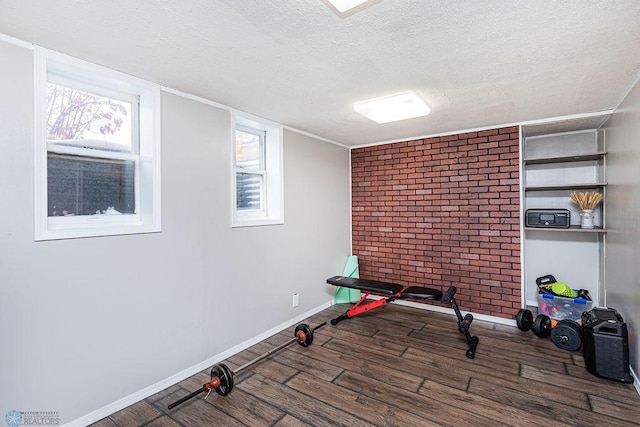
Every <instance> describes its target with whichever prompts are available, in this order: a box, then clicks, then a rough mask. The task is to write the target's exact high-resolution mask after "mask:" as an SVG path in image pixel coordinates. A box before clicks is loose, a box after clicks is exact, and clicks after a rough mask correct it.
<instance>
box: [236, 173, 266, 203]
mask: <svg viewBox="0 0 640 427" xmlns="http://www.w3.org/2000/svg"><path fill="white" fill-rule="evenodd" d="M263 186H264V178H263V176H262V175H261V174H255V173H236V208H237V209H238V210H245V211H246V210H261V209H262V188H263Z"/></svg>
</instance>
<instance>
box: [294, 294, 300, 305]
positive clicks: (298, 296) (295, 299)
mask: <svg viewBox="0 0 640 427" xmlns="http://www.w3.org/2000/svg"><path fill="white" fill-rule="evenodd" d="M299 305H300V294H293V306H294V307H297V306H299Z"/></svg>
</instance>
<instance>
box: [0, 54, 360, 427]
mask: <svg viewBox="0 0 640 427" xmlns="http://www.w3.org/2000/svg"><path fill="white" fill-rule="evenodd" d="M32 62H33V60H32V52H31V51H30V50H29V49H26V48H23V47H17V46H14V45H11V44H7V43H4V42H0V63H1V64H2V66H1V67H0V94H1V95H0V129H1V131H0V203H1V204H0V339H1V340H2V346H1V350H0V373H1V376H0V415H2V416H4V414H6V413H7V412H8V411H10V410H12V409H16V410H19V411H58V412H59V413H60V416H61V418H62V422H69V421H72V420H75V419H77V418H79V417H82V416H83V415H86V414H88V413H91V412H93V411H96V410H99V409H101V408H103V407H105V406H106V405H109V404H111V403H113V402H116V401H118V400H119V399H122V398H124V397H125V396H127V395H129V394H131V393H135V392H138V391H140V390H142V389H145V388H147V387H149V386H152V385H153V384H155V383H157V382H159V381H162V380H165V379H166V378H169V377H171V376H172V375H175V374H177V373H179V372H181V371H183V370H185V369H188V368H190V367H192V366H194V365H196V364H198V363H201V362H203V361H205V360H207V359H209V358H211V357H213V356H215V355H216V354H219V353H221V352H223V351H227V350H228V349H230V348H232V347H234V346H237V345H239V344H241V343H243V342H244V341H246V340H249V339H252V338H254V337H256V336H258V335H260V334H262V333H264V332H266V331H269V330H270V329H272V328H275V327H277V326H279V325H282V324H283V323H286V322H288V321H291V320H292V319H294V318H295V317H297V316H300V315H301V314H303V313H305V312H307V311H310V310H313V309H314V308H316V307H319V306H321V305H322V304H326V303H328V302H329V301H330V300H331V297H332V293H331V292H332V289H331V287H329V286H327V285H326V284H325V280H326V278H327V277H329V276H330V275H333V274H338V273H340V272H341V270H342V267H343V264H344V262H345V259H346V256H347V255H348V254H349V209H350V207H349V204H350V200H349V154H348V150H347V149H345V148H342V147H339V146H336V145H333V144H328V143H325V142H321V141H318V140H316V139H314V138H312V137H307V136H303V135H301V134H299V133H296V132H292V131H285V133H284V166H285V171H284V173H285V224H284V225H280V226H268V227H251V228H235V229H232V228H231V227H230V224H231V212H230V203H231V202H230V200H231V194H230V191H231V175H230V173H231V171H230V169H231V165H230V154H231V151H230V149H231V147H230V132H231V130H230V126H231V124H230V123H231V122H230V113H229V111H227V110H225V109H220V108H216V107H213V106H211V105H207V104H203V103H200V102H197V101H194V100H191V99H187V98H184V97H181V96H178V95H175V94H172V93H168V92H163V94H162V233H154V234H143V235H130V236H114V237H100V238H85V239H72V240H61V241H44V242H34V240H33V222H34V219H33V215H34V212H33V205H34V203H33V200H34V194H33V77H32V75H33V74H32V66H33V65H32ZM293 293H299V294H300V306H299V307H297V308H292V295H293Z"/></svg>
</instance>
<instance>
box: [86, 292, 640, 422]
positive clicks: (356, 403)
mask: <svg viewBox="0 0 640 427" xmlns="http://www.w3.org/2000/svg"><path fill="white" fill-rule="evenodd" d="M347 308H348V305H345V304H340V305H336V306H333V307H331V308H329V309H327V310H325V311H323V312H321V313H319V314H317V315H315V316H313V317H312V318H310V319H308V320H307V321H306V323H308V324H309V325H310V326H315V325H317V324H319V323H320V322H323V321H328V320H329V319H331V318H333V317H336V316H337V315H338V314H340V313H342V312H343V311H345V310H346V309H347ZM471 332H472V333H473V334H474V335H477V336H478V337H479V338H480V344H479V345H478V350H477V353H476V357H475V359H473V360H469V359H467V358H466V357H465V351H466V348H467V345H466V343H465V340H464V337H463V336H462V335H461V334H460V333H458V331H457V327H456V324H455V316H453V315H447V314H441V313H437V312H432V311H427V310H420V309H416V308H411V307H404V306H399V305H396V304H390V305H387V306H386V307H384V308H381V309H376V310H373V311H371V312H368V313H366V314H364V315H360V316H358V317H355V318H353V319H348V320H345V321H343V322H341V323H339V324H338V325H337V326H331V325H330V324H328V325H327V326H325V327H323V328H322V329H319V330H318V331H316V333H315V335H314V342H313V344H312V345H311V346H310V347H308V348H303V347H301V346H299V345H296V344H292V345H290V346H288V347H286V348H285V349H283V350H281V351H280V352H278V353H276V354H274V355H272V356H270V357H269V358H267V359H265V360H263V361H261V362H259V363H257V364H255V365H253V366H252V367H250V368H248V369H246V370H243V371H242V372H240V373H239V374H238V375H236V376H235V378H234V381H235V386H234V389H233V391H232V392H231V393H230V394H229V395H228V396H226V397H221V396H218V395H217V394H216V393H215V392H212V393H211V395H210V396H209V398H208V399H207V400H204V399H203V396H204V394H200V395H199V396H198V397H196V398H194V399H192V400H190V401H188V402H186V403H184V404H182V405H180V406H178V407H176V408H174V409H172V410H169V409H167V406H168V405H169V404H170V403H172V402H174V401H176V400H178V399H180V398H181V397H183V396H185V395H186V394H188V393H190V392H192V391H194V390H198V389H199V388H200V387H202V385H203V384H204V383H206V382H207V381H209V372H208V370H207V371H205V372H201V373H199V374H197V375H194V376H193V377H191V378H188V379H187V380H185V381H183V382H181V383H179V384H177V385H174V386H172V387H169V388H168V389H166V390H164V391H162V392H160V393H158V394H156V395H153V396H151V397H149V398H148V399H146V400H144V401H141V402H138V403H136V404H135V405H132V406H130V407H128V408H126V409H124V410H122V411H120V412H118V413H115V414H113V415H111V416H110V417H108V418H105V419H103V420H101V421H99V422H98V423H96V424H94V426H95V427H113V426H119V427H124V426H141V425H146V426H207V425H210V426H245V425H248V426H279V427H285V426H287V427H288V426H303V425H312V426H336V425H344V426H371V425H374V426H497V425H510V426H527V427H528V426H562V425H573V426H638V425H640V396H638V393H637V392H636V390H635V388H634V387H633V386H632V385H629V384H622V383H618V382H615V381H611V380H606V379H601V378H598V377H595V376H593V375H591V374H590V373H588V372H587V371H586V369H585V367H584V360H583V358H582V353H581V351H577V352H567V351H563V350H560V349H558V348H557V347H556V346H555V345H553V343H552V342H551V340H550V339H540V338H537V337H536V336H535V335H534V334H533V333H532V332H526V333H525V332H521V331H520V330H518V329H517V328H515V327H510V326H505V325H496V324H492V323H488V322H482V321H477V320H476V321H474V322H473V324H472V326H471ZM292 336H293V328H291V330H290V331H289V330H288V331H285V332H282V333H280V334H277V335H275V336H273V337H271V338H269V339H267V340H265V341H263V342H260V343H259V344H256V345H255V346H253V347H251V348H249V349H247V350H245V351H243V352H241V353H239V354H237V355H235V356H233V357H231V358H230V359H229V360H227V361H225V362H224V363H226V364H227V365H228V366H229V367H230V368H231V369H234V368H235V367H239V366H240V365H242V364H244V363H245V362H247V361H249V360H251V359H253V358H255V357H256V356H258V355H260V354H263V353H265V352H267V351H269V350H270V349H272V348H274V347H275V346H277V345H279V344H281V343H283V342H285V341H286V340H288V339H290V338H291V337H292Z"/></svg>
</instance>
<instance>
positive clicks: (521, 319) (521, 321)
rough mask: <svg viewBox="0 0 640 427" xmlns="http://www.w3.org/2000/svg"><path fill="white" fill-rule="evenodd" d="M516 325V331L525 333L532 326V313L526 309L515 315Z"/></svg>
mask: <svg viewBox="0 0 640 427" xmlns="http://www.w3.org/2000/svg"><path fill="white" fill-rule="evenodd" d="M516 324H517V325H518V329H520V330H521V331H525V332H527V331H528V330H530V329H531V326H533V313H532V312H531V311H530V310H527V309H526V308H523V309H522V310H520V311H519V312H518V314H517V315H516Z"/></svg>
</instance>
